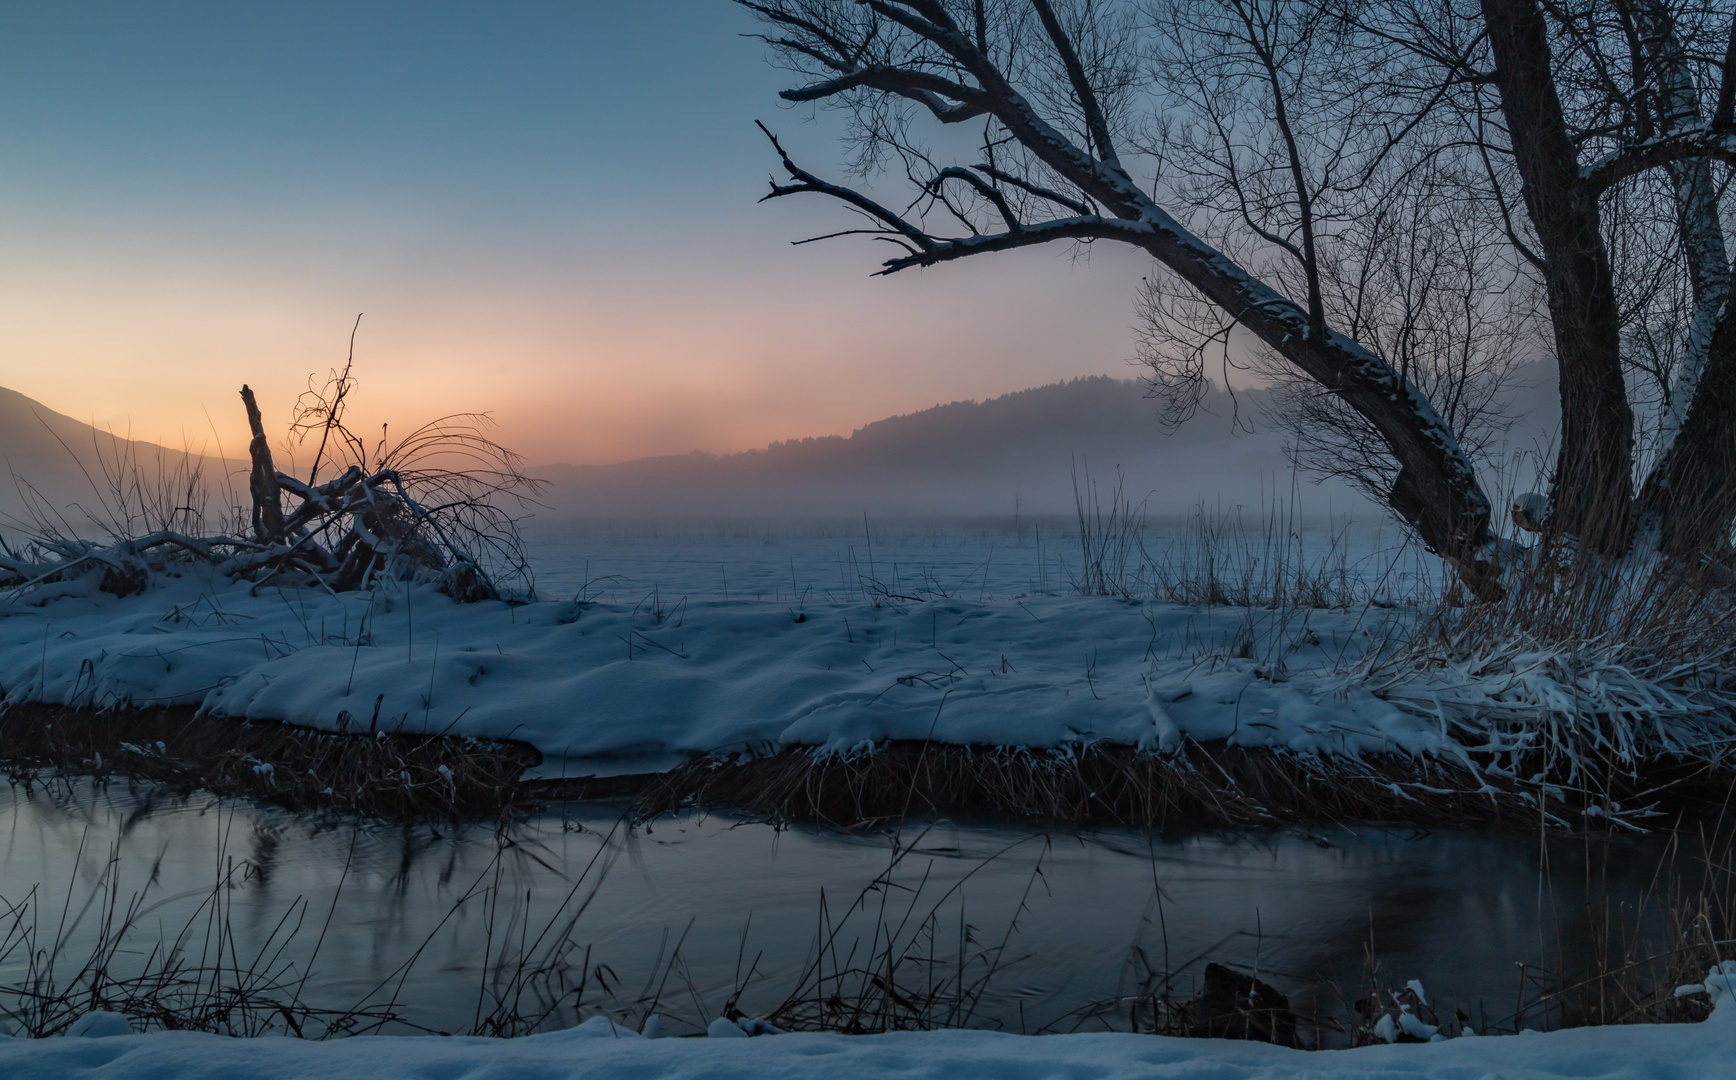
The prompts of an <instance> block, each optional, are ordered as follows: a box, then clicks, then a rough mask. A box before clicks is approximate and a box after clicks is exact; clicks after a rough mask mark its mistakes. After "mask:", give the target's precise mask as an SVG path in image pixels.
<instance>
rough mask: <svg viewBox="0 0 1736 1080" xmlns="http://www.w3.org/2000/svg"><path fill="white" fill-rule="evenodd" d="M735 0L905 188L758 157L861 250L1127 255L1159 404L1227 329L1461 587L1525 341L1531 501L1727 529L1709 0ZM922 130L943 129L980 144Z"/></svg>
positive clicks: (1732, 331)
mask: <svg viewBox="0 0 1736 1080" xmlns="http://www.w3.org/2000/svg"><path fill="white" fill-rule="evenodd" d="M739 2H742V3H743V6H745V7H747V8H749V9H751V10H752V11H754V12H755V13H756V14H757V15H758V16H759V17H760V18H761V19H762V20H763V22H764V23H765V24H767V26H768V31H767V32H766V33H765V34H764V35H763V37H764V40H765V41H766V42H767V43H768V44H769V45H770V47H771V49H772V51H773V54H774V56H775V57H776V59H777V61H778V62H780V63H781V64H783V65H784V66H785V67H787V68H788V69H789V70H791V71H792V72H794V73H795V74H796V75H797V76H798V78H799V79H800V84H799V85H798V86H796V87H794V88H792V89H790V90H786V91H784V93H783V95H782V96H783V97H784V98H785V99H786V100H787V101H791V102H820V103H824V104H826V105H828V106H831V107H835V108H838V109H840V110H842V111H843V112H844V113H845V115H846V116H847V117H848V118H849V120H850V122H851V128H850V136H849V142H850V144H851V146H852V149H853V151H854V156H853V162H852V165H853V173H854V175H855V176H856V177H857V178H859V179H862V178H868V177H870V176H871V175H872V174H873V173H874V172H875V171H876V170H877V169H882V168H885V167H888V166H893V165H896V166H897V167H900V168H901V169H902V172H903V174H904V178H905V179H906V180H907V181H908V182H909V183H910V185H911V191H912V195H913V196H914V198H913V199H912V200H911V201H910V202H909V205H908V206H907V207H905V208H904V209H902V210H899V209H894V208H893V207H892V206H889V205H886V204H884V203H883V202H881V201H877V200H876V199H875V198H873V197H871V195H870V194H869V193H868V191H867V189H865V188H863V187H860V186H856V187H851V186H846V185H843V184H837V183H833V182H830V181H827V180H823V179H821V178H820V177H819V176H817V175H815V174H814V173H812V172H809V171H808V170H806V169H804V168H802V167H801V166H799V165H797V164H796V163H795V162H794V161H792V160H791V159H790V157H789V156H788V155H787V154H785V153H784V151H783V149H782V147H781V146H778V153H779V155H780V158H781V160H782V164H783V168H784V171H785V173H786V174H787V177H788V180H787V181H785V182H778V181H774V182H773V185H772V190H771V193H770V194H769V195H768V196H767V197H768V198H778V197H783V196H787V195H792V194H797V193H817V194H822V195H825V196H828V197H831V198H834V199H837V200H839V201H840V202H842V203H844V204H846V205H847V206H849V207H850V208H851V209H853V210H855V211H856V212H857V213H858V214H859V215H861V216H862V218H863V219H864V224H863V225H862V227H860V228H856V229H850V230H845V232H846V233H862V234H867V235H872V236H876V237H878V238H881V239H884V240H887V241H890V242H892V243H894V244H896V245H897V246H898V247H900V248H901V249H902V251H901V253H900V254H899V255H897V256H896V257H894V258H892V259H889V260H887V261H886V263H885V264H884V265H883V268H882V271H881V272H882V273H893V272H898V271H901V270H905V269H908V268H912V267H923V266H931V265H935V264H937V263H941V262H947V261H951V260H955V259H959V258H963V257H966V256H969V255H973V254H977V253H980V252H986V251H1002V250H1007V249H1010V248H1017V247H1025V246H1030V245H1034V244H1040V243H1047V242H1051V241H1056V240H1061V241H1071V242H1075V243H1093V242H1096V241H1100V240H1115V241H1119V242H1122V243H1127V244H1131V245H1133V246H1136V247H1139V248H1141V249H1143V250H1145V251H1147V252H1149V253H1150V254H1151V255H1152V256H1153V257H1154V258H1155V259H1156V261H1157V263H1158V264H1159V265H1160V267H1162V271H1163V272H1162V273H1160V274H1158V275H1156V276H1154V278H1153V280H1152V281H1151V282H1150V283H1148V287H1147V289H1146V290H1145V292H1144V295H1143V300H1144V305H1145V311H1146V313H1147V315H1148V316H1149V321H1148V326H1147V329H1146V331H1145V332H1144V334H1143V336H1142V340H1141V342H1140V348H1141V352H1142V355H1143V356H1144V357H1145V358H1146V359H1147V360H1148V361H1149V362H1151V363H1152V365H1153V368H1154V372H1155V373H1156V378H1155V383H1156V385H1157V386H1158V388H1159V389H1160V390H1161V391H1163V392H1164V396H1165V398H1166V401H1167V404H1168V406H1169V408H1168V410H1167V414H1168V415H1169V417H1170V418H1171V419H1175V418H1178V417H1180V416H1184V415H1185V414H1186V413H1187V411H1188V409H1189V407H1190V395H1191V396H1192V400H1193V401H1197V400H1198V393H1199V391H1200V387H1201V386H1202V383H1201V379H1202V378H1203V377H1204V372H1205V371H1206V365H1207V364H1208V363H1209V362H1211V360H1212V358H1213V357H1217V358H1220V359H1219V362H1222V361H1223V359H1227V358H1228V357H1229V355H1230V350H1231V348H1232V337H1233V336H1234V337H1235V338H1236V339H1237V340H1236V345H1237V346H1240V345H1241V343H1242V341H1243V340H1244V339H1245V340H1246V341H1247V342H1251V343H1252V349H1251V351H1252V353H1253V354H1254V356H1255V357H1256V362H1258V363H1261V364H1262V365H1263V366H1264V367H1265V368H1266V369H1267V370H1268V372H1271V373H1274V374H1281V379H1280V381H1281V382H1282V383H1283V385H1284V386H1285V387H1286V392H1287V393H1289V394H1290V395H1291V403H1292V406H1293V407H1292V409H1291V416H1292V417H1293V419H1294V420H1295V422H1296V427H1297V430H1298V432H1300V433H1302V434H1303V435H1304V440H1303V443H1302V450H1303V452H1304V454H1305V456H1312V457H1313V459H1314V460H1315V461H1316V462H1317V463H1318V462H1319V461H1320V460H1321V459H1322V458H1323V457H1324V456H1325V455H1328V454H1337V455H1339V458H1340V459H1341V460H1340V464H1341V471H1343V472H1344V473H1345V474H1347V475H1349V476H1350V477H1351V478H1352V479H1354V480H1357V481H1358V482H1361V483H1363V484H1364V485H1365V486H1367V487H1370V488H1374V489H1380V490H1379V493H1380V494H1381V495H1382V496H1384V498H1385V499H1386V501H1387V503H1388V504H1389V505H1390V506H1391V507H1392V508H1393V509H1394V511H1395V512H1396V513H1397V514H1398V515H1399V516H1400V517H1401V518H1402V519H1403V520H1404V521H1405V522H1407V523H1408V524H1410V525H1411V526H1412V527H1413V528H1415V530H1416V532H1417V533H1418V534H1419V535H1420V536H1421V538H1422V539H1423V540H1424V541H1425V542H1426V543H1427V544H1428V545H1429V547H1430V548H1432V549H1433V550H1435V551H1436V552H1438V553H1440V554H1441V555H1442V556H1443V557H1445V558H1447V559H1448V560H1450V561H1451V562H1452V564H1453V565H1454V566H1455V568H1456V569H1457V570H1458V571H1459V573H1460V575H1461V577H1462V578H1463V580H1465V582H1466V583H1467V584H1468V585H1469V586H1471V588H1472V589H1473V590H1474V591H1476V592H1477V593H1478V594H1479V595H1483V596H1493V595H1496V594H1498V593H1499V591H1500V587H1499V584H1498V582H1497V581H1496V578H1497V576H1498V566H1497V563H1498V559H1497V552H1498V549H1497V547H1496V545H1495V543H1494V541H1493V538H1492V537H1491V535H1490V530H1489V520H1490V515H1489V506H1488V500H1487V498H1486V496H1485V495H1484V493H1483V491H1482V489H1481V488H1480V487H1479V485H1478V481H1477V477H1476V473H1475V470H1474V468H1473V463H1472V460H1471V457H1472V453H1471V452H1474V451H1475V449H1476V447H1477V445H1478V444H1479V442H1480V441H1481V440H1482V439H1484V438H1485V437H1486V436H1487V434H1488V433H1489V432H1490V431H1491V430H1492V428H1493V426H1498V423H1499V419H1498V418H1497V417H1496V416H1494V415H1493V413H1492V412H1491V410H1490V408H1489V405H1490V402H1491V401H1492V395H1493V392H1494V390H1495V389H1496V388H1498V386H1499V383H1500V380H1501V378H1502V377H1503V375H1504V373H1505V372H1506V371H1508V370H1510V369H1511V366H1512V364H1513V362H1514V361H1515V359H1516V358H1517V357H1518V356H1519V355H1521V353H1522V351H1523V349H1524V347H1525V343H1526V341H1527V336H1528V335H1530V334H1533V333H1535V334H1536V335H1537V337H1538V338H1539V339H1541V340H1543V341H1546V342H1548V346H1547V347H1548V348H1549V349H1550V350H1551V351H1553V353H1554V355H1555V358H1556V361H1557V363H1558V366H1559V370H1560V394H1561V402H1562V429H1561V433H1560V456H1559V458H1558V461H1557V464H1556V468H1555V473H1554V477H1553V486H1552V490H1551V493H1550V498H1549V501H1548V509H1547V523H1548V525H1549V526H1550V527H1551V528H1552V529H1553V530H1554V531H1556V532H1557V533H1560V534H1564V535H1567V536H1570V537H1572V538H1573V539H1574V542H1575V543H1576V544H1577V545H1578V546H1579V548H1580V549H1581V550H1584V551H1588V552H1592V553H1597V554H1600V555H1609V556H1613V555H1620V554H1623V553H1625V552H1626V551H1627V550H1628V549H1629V547H1630V544H1631V542H1632V538H1633V536H1634V535H1635V526H1636V524H1643V525H1644V531H1643V533H1642V535H1643V536H1644V537H1645V538H1646V542H1647V543H1648V544H1655V545H1658V546H1660V547H1662V549H1663V550H1665V551H1666V552H1669V553H1671V554H1673V555H1677V556H1690V557H1698V556H1701V555H1705V554H1711V555H1714V556H1721V555H1722V552H1723V550H1724V548H1725V547H1727V544H1728V538H1729V533H1730V529H1731V525H1732V522H1733V521H1736V314H1733V313H1732V312H1731V310H1730V305H1729V304H1728V303H1727V302H1726V301H1727V298H1728V294H1729V289H1730V283H1729V279H1730V267H1729V262H1728V255H1727V252H1726V250H1725V245H1724V240H1723V216H1724V213H1723V204H1724V201H1725V200H1724V194H1725V187H1726V186H1727V180H1728V169H1727V165H1726V164H1724V163H1728V162H1730V161H1732V160H1736V125H1733V122H1732V113H1733V112H1736V20H1733V18H1732V12H1731V10H1730V3H1729V0H1709V2H1708V0H1570V2H1562V0H1479V2H1478V3H1477V4H1475V5H1471V4H1468V3H1467V2H1466V0H1149V2H1146V3H1115V2H1112V0H860V2H857V0H778V2H753V0H739ZM922 120H926V121H933V122H938V123H939V124H940V125H942V128H943V129H944V128H946V127H949V126H955V125H966V126H967V127H968V129H969V130H970V131H971V132H972V133H973V140H972V149H971V150H970V151H969V153H970V157H965V156H964V155H963V153H953V154H949V155H942V154H940V153H938V152H936V151H934V150H932V149H931V148H929V147H928V146H927V145H926V144H925V143H923V142H922V141H920V140H919V138H918V137H917V131H918V123H919V121H922ZM769 134H770V132H768V135H769ZM953 142H956V140H954V141H953ZM773 143H774V145H776V144H777V140H776V139H775V138H774V139H773ZM943 145H953V143H943ZM971 158H975V159H976V160H975V161H972V160H971ZM1664 222H1668V223H1669V226H1670V227H1669V228H1667V229H1666V228H1662V227H1661V225H1662V223H1664ZM833 235H838V234H833ZM1533 287H1535V289H1536V290H1537V291H1538V292H1539V293H1540V294H1541V298H1542V303H1541V304H1540V305H1539V307H1541V309H1542V310H1541V313H1540V314H1541V315H1542V318H1539V319H1534V318H1533V307H1532V305H1531V303H1530V295H1531V289H1532V288H1533ZM1545 324H1546V325H1545ZM1636 405H1638V406H1639V407H1638V409H1637V415H1638V419H1637V420H1636ZM1636 427H1637V428H1638V429H1639V431H1640V433H1641V435H1642V436H1643V437H1644V440H1645V441H1644V444H1643V445H1642V446H1640V447H1639V452H1638V454H1637V456H1636ZM1347 450H1349V451H1354V453H1353V454H1351V455H1350V458H1349V459H1348V460H1345V459H1344V453H1343V452H1344V451H1347ZM1468 451H1470V452H1468ZM1642 466H1645V470H1644V472H1643V473H1642V472H1641V471H1640V469H1641V467H1642Z"/></svg>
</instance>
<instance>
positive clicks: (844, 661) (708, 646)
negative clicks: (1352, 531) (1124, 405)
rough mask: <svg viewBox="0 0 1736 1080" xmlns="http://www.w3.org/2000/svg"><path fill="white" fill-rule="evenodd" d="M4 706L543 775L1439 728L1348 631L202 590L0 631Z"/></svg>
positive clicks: (1184, 613) (1115, 609)
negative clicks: (1380, 689)
mask: <svg viewBox="0 0 1736 1080" xmlns="http://www.w3.org/2000/svg"><path fill="white" fill-rule="evenodd" d="M0 611H3V615H0V693H3V694H4V700H5V701H6V702H9V703H16V702H21V701H44V702H49V703H69V704H80V705H86V704H88V705H94V706H97V707H104V706H109V705H115V704H125V703H131V704H134V705H154V704H170V703H174V704H188V705H199V706H202V707H203V708H204V709H205V710H206V711H208V712H211V713H213V714H217V715H222V716H231V717H237V718H243V717H244V718H250V719H272V720H284V721H289V722H293V723H297V724H304V725H309V726H313V727H318V728H323V729H328V730H348V731H358V730H361V731H367V730H386V731H406V732H448V733H452V734H460V735H475V736H508V737H512V738H518V739H523V740H526V741H528V742H530V743H532V744H534V745H535V746H537V747H538V748H539V749H540V750H542V751H543V752H544V753H545V754H547V755H550V756H551V757H557V758H563V757H581V758H583V757H598V756H605V755H638V754H658V753H671V752H682V753H693V752H705V751H711V750H718V749H728V748H734V747H740V746H764V745H767V744H773V745H809V746H820V747H826V748H829V749H833V750H848V749H851V748H854V747H857V746H860V745H863V744H869V743H873V742H875V741H878V740H883V739H889V738H890V739H923V738H930V737H932V738H934V739H936V740H939V741H943V742H952V743H995V744H1002V745H1017V746H1031V747H1060V746H1066V745H1068V744H1077V743H1083V742H1091V741H1107V742H1113V743H1123V744H1128V745H1134V746H1140V747H1147V748H1165V749H1167V748H1170V747H1173V746H1175V745H1177V743H1178V742H1179V740H1180V738H1181V736H1182V735H1183V734H1186V735H1189V736H1192V737H1193V738H1196V739H1200V740H1207V739H1227V740H1229V741H1230V742H1231V743H1235V744H1240V745H1253V746H1282V747H1289V748H1291V749H1295V750H1299V751H1310V752H1315V751H1318V752H1343V753H1358V752H1364V751H1371V750H1394V751H1404V752H1410V753H1427V752H1434V751H1438V750H1440V749H1441V748H1442V746H1443V745H1444V743H1445V739H1446V736H1445V733H1444V731H1443V730H1442V729H1441V727H1440V726H1439V724H1438V723H1437V722H1436V721H1434V720H1432V719H1427V718H1422V717H1419V716H1418V715H1415V714H1412V713H1405V712H1401V711H1400V710H1399V709H1397V708H1394V707H1393V706H1392V705H1390V704H1388V703H1386V702H1384V701H1381V700H1379V699H1377V698H1375V697H1374V696H1372V695H1370V694H1369V693H1368V692H1367V691H1366V690H1363V689H1361V688H1360V686H1359V685H1357V684H1354V683H1352V682H1349V681H1347V680H1346V679H1345V678H1343V677H1342V676H1336V675H1332V674H1330V672H1331V670H1333V669H1334V668H1338V669H1343V668H1344V667H1345V666H1346V664H1347V662H1348V661H1354V660H1355V658H1356V657H1358V656H1359V655H1361V654H1362V652H1363V651H1364V650H1365V649H1367V648H1368V646H1369V643H1370V642H1371V641H1373V640H1375V638H1377V637H1378V636H1379V634H1380V633H1381V628H1380V625H1379V622H1378V620H1374V619H1371V618H1370V617H1369V616H1371V615H1372V616H1380V615H1382V613H1380V612H1378V611H1375V612H1370V613H1367V614H1358V613H1349V614H1346V613H1331V612H1319V611H1302V612H1299V613H1292V614H1291V615H1289V616H1283V615H1280V614H1276V613H1272V612H1266V611H1254V612H1249V611H1244V610H1240V609H1225V608H1218V609H1202V608H1192V607H1179V606H1174V605H1161V604H1154V603H1144V604H1140V603H1129V602H1126V601H1123V600H1119V599H1115V598H1108V597H1079V596H1070V597H1054V596H1034V597H1027V598H1017V599H1009V600H990V601H988V602H983V603H972V602H965V601H960V600H937V601H933V602H918V601H909V602H905V601H896V600H895V601H890V602H881V603H866V602H863V603H848V604H813V603H809V604H807V605H805V606H798V605H791V604H786V603H777V602H766V601H758V600H711V601H687V600H681V601H677V602H673V603H671V602H669V601H667V600H665V599H663V598H661V597H657V596H653V597H652V598H649V599H647V600H646V601H644V602H642V603H640V604H639V605H637V606H630V605H627V604H605V603H589V604H581V603H575V602H551V603H537V604H530V605H522V606H516V607H515V606H509V605H507V604H504V603H498V602H485V603H478V604H469V605H459V604H456V603H454V602H453V601H452V600H450V599H449V598H447V597H445V596H443V595H441V594H439V593H438V592H436V591H435V590H434V589H433V588H431V587H418V588H413V589H410V590H409V591H395V592H391V593H387V592H383V591H382V592H377V593H374V594H371V595H370V594H360V593H353V594H339V595H333V594H330V593H326V592H323V591H317V590H313V589H307V588H293V587H286V588H279V587H277V586H275V585H266V586H264V587H262V588H259V589H257V590H255V589H254V588H253V587H251V586H249V585H248V584H246V583H234V582H229V581H226V580H224V579H222V578H219V577H215V576H213V575H210V574H199V573H189V574H188V575H186V576H184V577H181V578H171V579H162V580H159V581H157V582H155V583H154V584H153V585H152V587H151V588H150V589H148V590H147V591H146V592H144V593H142V594H137V595H134V596H131V597H127V598H125V599H116V598H114V597H112V596H108V595H106V594H102V593H97V592H94V591H93V590H91V589H90V588H89V584H88V583H73V584H71V585H68V586H67V587H66V588H65V589H64V593H63V595H60V596H58V597H56V598H54V599H52V600H49V601H47V602H41V603H39V604H37V605H36V606H28V607H25V606H19V605H14V606H12V607H9V608H5V609H0Z"/></svg>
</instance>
